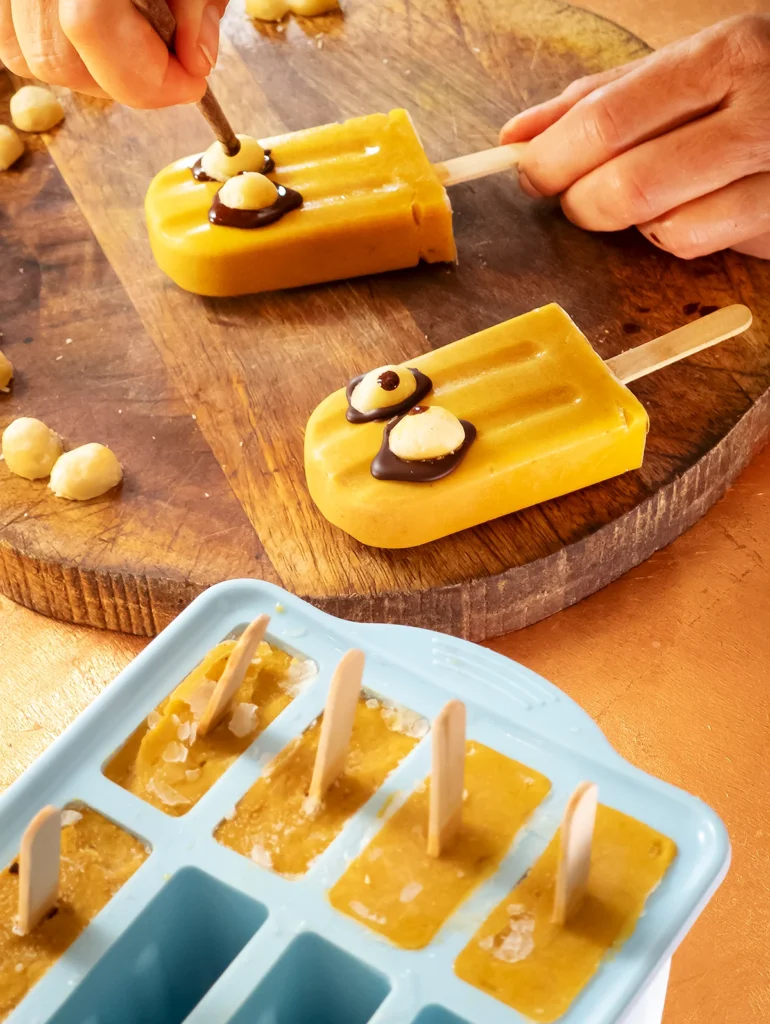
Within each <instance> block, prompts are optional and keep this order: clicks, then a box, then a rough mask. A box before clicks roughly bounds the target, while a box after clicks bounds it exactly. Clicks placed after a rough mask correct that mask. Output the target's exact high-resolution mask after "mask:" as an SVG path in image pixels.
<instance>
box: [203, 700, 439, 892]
mask: <svg viewBox="0 0 770 1024" xmlns="http://www.w3.org/2000/svg"><path fill="white" fill-rule="evenodd" d="M321 720H322V718H318V719H317V720H316V721H315V722H314V723H313V724H312V725H311V726H310V728H309V729H307V730H306V731H305V732H304V733H303V734H302V735H301V736H299V737H298V738H297V739H295V740H294V741H293V742H292V743H291V744H289V746H288V747H286V749H285V750H283V751H281V753H280V754H279V755H278V756H277V757H276V758H275V759H274V761H273V762H272V763H271V764H269V765H268V766H267V767H266V769H265V772H264V774H263V775H262V776H261V777H260V778H259V779H258V780H257V782H256V784H255V785H254V786H252V788H251V789H250V790H249V792H248V793H247V794H246V795H245V796H244V797H243V799H242V800H241V802H240V803H239V804H238V806H237V808H236V810H235V813H234V816H233V817H232V818H230V819H228V820H226V821H223V822H222V823H221V825H220V826H219V828H218V829H217V831H216V833H215V836H216V839H218V841H219V842H220V843H222V844H223V845H224V846H228V847H230V848H231V849H232V850H235V851H237V852H238V853H242V854H243V855H244V856H245V857H250V858H251V859H252V860H253V861H254V862H255V863H257V864H259V865H260V866H261V867H265V868H271V869H272V870H274V871H277V872H278V873H279V874H281V875H285V876H289V877H291V876H298V875H303V874H304V873H305V872H306V871H307V870H308V868H309V867H310V865H311V864H312V862H313V861H314V860H315V858H316V857H318V856H319V854H321V853H323V851H324V850H325V849H326V848H327V847H328V846H329V845H330V843H331V842H332V840H333V839H335V837H336V836H337V835H338V834H339V833H340V832H341V831H342V828H343V826H344V825H345V822H347V821H348V820H349V819H350V818H351V817H352V816H353V815H354V814H355V813H356V811H358V810H359V809H360V808H361V807H363V805H364V804H365V803H366V802H367V800H369V799H370V797H372V796H373V795H374V793H376V791H377V790H378V789H379V788H380V786H382V784H383V783H384V782H385V780H386V779H387V777H388V776H389V775H390V773H391V772H392V771H393V770H394V769H395V768H396V767H397V766H398V765H399V764H400V763H401V761H403V759H404V758H405V757H406V755H407V754H408V753H409V752H410V751H411V750H412V749H413V747H415V746H416V744H417V743H418V742H419V740H420V739H421V738H422V737H423V736H424V735H425V734H426V733H427V732H428V729H429V723H428V721H427V720H426V719H424V718H422V717H421V716H420V715H418V714H417V713H416V712H414V711H409V710H407V709H405V708H399V707H394V706H393V705H391V704H389V703H387V702H385V701H381V700H379V699H378V698H376V697H372V696H366V695H363V696H362V697H361V699H360V700H359V702H358V705H357V707H356V714H355V719H354V722H353V733H352V736H351V739H350V747H349V749H348V755H347V758H346V760H345V768H344V770H343V772H342V774H341V775H340V777H339V778H338V779H337V781H336V782H334V783H333V784H332V785H331V787H330V788H329V790H328V792H327V793H326V796H325V797H324V799H323V800H322V801H321V803H320V804H315V803H314V802H313V801H312V800H311V799H310V798H309V797H308V795H307V794H308V789H309V786H310V779H311V777H312V774H313V765H314V763H315V757H316V751H317V749H318V738H319V735H320V731H321Z"/></svg>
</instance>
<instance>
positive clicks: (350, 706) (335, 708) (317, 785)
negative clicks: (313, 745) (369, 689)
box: [308, 648, 364, 802]
mask: <svg viewBox="0 0 770 1024" xmlns="http://www.w3.org/2000/svg"><path fill="white" fill-rule="evenodd" d="M363 673H364V653H363V651H359V650H356V649H355V648H354V649H353V650H351V651H348V652H347V654H343V656H342V658H341V659H340V662H339V664H338V665H337V667H336V669H335V670H334V675H333V676H332V681H331V683H330V684H329V695H328V697H327V698H326V707H325V709H324V716H323V720H322V722H321V736H320V738H319V740H318V752H317V753H316V758H315V764H314V765H313V777H312V779H311V781H310V791H309V794H308V795H309V796H310V799H311V800H314V801H318V802H320V801H321V800H323V798H324V797H325V796H326V792H327V790H328V789H329V786H331V785H332V783H334V782H335V781H336V780H337V779H338V778H339V776H340V774H341V772H342V769H343V767H344V766H345V758H346V757H347V754H348V747H349V746H350V736H351V733H352V732H353V719H354V718H355V714H356V707H357V705H358V698H359V696H360V693H361V679H362V677H363Z"/></svg>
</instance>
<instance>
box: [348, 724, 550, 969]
mask: <svg viewBox="0 0 770 1024" xmlns="http://www.w3.org/2000/svg"><path fill="white" fill-rule="evenodd" d="M466 749H467V755H466V760H465V785H466V787H467V788H466V797H465V799H464V801H463V822H462V826H461V828H460V832H459V833H458V835H457V838H456V839H455V840H454V842H453V843H452V845H451V847H450V849H449V850H448V851H447V852H446V854H443V855H442V856H441V857H438V858H436V857H431V856H430V855H429V854H428V852H427V842H428V807H429V803H430V782H429V781H427V782H425V783H422V784H421V785H420V786H419V787H418V788H417V789H416V790H415V792H414V793H412V795H411V796H410V797H409V798H408V800H407V801H406V803H404V804H403V806H402V807H400V808H399V809H398V810H397V811H396V812H395V814H393V816H392V817H391V818H389V820H388V821H387V822H386V824H385V826H384V828H383V829H382V830H381V831H380V832H379V833H378V834H377V835H376V836H375V837H374V839H372V841H371V843H370V844H369V845H368V846H367V848H366V849H365V850H364V851H363V853H361V855H360V856H359V857H357V858H356V860H354V861H353V863H352V864H351V865H350V867H349V868H348V869H347V871H346V872H345V874H344V875H343V876H342V877H341V878H340V880H339V881H338V882H337V884H336V885H335V886H334V887H333V889H332V890H331V892H330V894H329V899H330V900H331V903H332V906H333V907H335V908H336V909H337V910H340V911H341V912H342V913H343V914H349V915H350V916H351V917H354V918H356V919H357V920H358V921H360V922H361V923H362V924H364V925H366V927H367V928H371V929H373V930H374V931H376V932H379V933H380V934H381V935H384V936H385V938H387V939H390V941H391V942H393V943H394V944H395V945H397V946H401V947H402V948H403V949H422V948H423V947H424V946H427V945H428V943H429V942H430V941H431V939H432V938H433V937H434V935H435V934H436V932H437V931H438V930H439V928H441V926H442V925H443V924H444V922H445V921H446V920H448V918H449V917H450V916H451V915H452V914H453V913H454V912H455V910H456V909H457V908H458V907H459V905H460V904H461V903H462V902H463V901H464V900H466V899H467V898H468V896H469V895H470V894H471V892H473V890H474V889H475V888H476V887H477V886H478V885H480V884H481V882H482V881H483V880H484V879H485V878H488V877H489V876H490V875H491V874H493V873H494V872H495V871H496V870H497V868H498V866H499V864H500V861H501V860H502V859H503V857H504V856H505V854H506V853H507V851H508V848H509V847H510V845H511V843H512V842H513V839H514V837H515V836H516V833H517V832H518V831H519V829H520V828H521V827H522V826H523V825H524V824H525V822H526V821H527V819H528V818H529V816H530V815H531V814H532V812H533V811H534V809H535V808H536V807H537V806H538V804H540V803H541V802H542V801H543V800H544V799H545V797H546V796H547V795H548V792H549V790H550V788H551V784H550V782H549V781H548V779H546V778H545V776H543V775H540V774H539V773H538V772H536V771H533V770H532V769H530V768H527V767H526V766H525V765H523V764H519V762H518V761H514V760H512V759H511V758H509V757H506V756H505V755H504V754H500V753H498V752H497V751H495V750H492V749H491V748H489V747H486V746H484V745H483V744H481V743H476V742H473V741H472V742H469V743H468V744H467V745H466Z"/></svg>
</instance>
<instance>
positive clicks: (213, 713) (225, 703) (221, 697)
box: [198, 615, 270, 736]
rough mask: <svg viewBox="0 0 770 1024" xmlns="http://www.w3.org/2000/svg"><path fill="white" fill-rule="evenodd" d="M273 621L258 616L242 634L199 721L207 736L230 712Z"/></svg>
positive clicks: (200, 729)
mask: <svg viewBox="0 0 770 1024" xmlns="http://www.w3.org/2000/svg"><path fill="white" fill-rule="evenodd" d="M269 622H270V616H269V615H258V616H257V618H256V619H254V621H253V622H251V623H249V625H248V626H247V627H246V628H245V629H244V631H243V633H241V635H240V637H239V638H238V643H237V644H236V645H235V647H234V648H233V650H232V653H231V654H230V657H229V658H228V659H227V664H226V665H225V670H224V672H223V673H222V675H221V676H220V678H219V682H218V683H217V685H216V687H215V688H214V692H213V693H212V694H211V697H210V699H209V702H208V704H207V705H206V710H205V711H204V712H203V717H202V718H201V720H200V722H199V723H198V735H199V736H205V735H206V733H208V732H211V730H212V729H215V728H216V727H217V726H218V725H219V723H220V722H221V721H222V718H223V716H224V715H226V714H227V711H228V709H229V707H230V704H231V703H232V699H233V697H234V696H235V694H236V693H237V692H238V688H239V687H240V685H241V683H242V682H243V680H244V679H245V678H246V672H247V671H248V668H249V665H250V664H251V661H252V659H253V658H254V655H255V654H256V653H257V648H258V647H259V645H260V644H261V643H262V641H263V640H264V638H265V633H266V632H267V625H268V623H269Z"/></svg>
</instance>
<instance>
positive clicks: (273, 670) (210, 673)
mask: <svg viewBox="0 0 770 1024" xmlns="http://www.w3.org/2000/svg"><path fill="white" fill-rule="evenodd" d="M235 646H236V641H235V640H225V641H224V642H222V643H220V644H217V646H216V647H215V648H213V650H211V651H209V653H208V654H207V655H206V657H205V658H204V659H203V661H202V662H201V663H200V665H198V666H197V667H196V668H194V669H193V671H192V672H191V673H190V674H189V675H188V676H187V678H186V679H184V680H183V681H182V682H181V683H180V684H179V685H178V686H177V687H176V689H175V690H174V691H173V692H172V693H171V694H170V695H169V696H168V697H166V699H165V700H164V701H162V702H161V704H159V705H158V707H157V708H156V709H155V711H153V712H152V713H151V714H150V715H149V716H148V718H147V720H146V721H145V722H143V723H142V725H141V726H140V727H139V728H138V729H137V730H136V731H135V732H134V734H133V735H132V736H131V737H130V738H129V740H128V742H127V743H126V744H125V745H124V746H123V747H122V748H121V749H120V750H119V751H118V752H117V753H116V754H115V756H114V757H113V758H112V760H111V761H110V762H109V764H108V765H107V767H106V768H105V770H104V772H105V775H106V776H107V778H108V779H111V780H112V781H113V782H116V783H117V784H118V785H119V786H122V787H123V788H124V789H127V790H129V792H131V793H134V794H135V795H136V796H139V797H141V798H142V800H146V801H147V803H150V804H152V805H153V806H154V807H157V808H159V809H160V810H161V811H165V813H166V814H170V815H173V816H175V817H179V816H180V815H182V814H186V813H187V811H189V810H190V809H191V808H192V807H194V806H195V804H196V803H197V802H198V801H199V800H200V799H201V797H202V796H204V795H205V794H206V793H207V792H208V791H209V790H210V789H211V787H212V786H213V785H214V783H215V782H216V781H217V779H219V778H220V777H221V776H222V775H223V774H224V773H225V772H226V771H227V769H228V768H229V767H230V765H231V764H232V763H233V762H234V761H235V760H236V758H238V757H239V756H240V755H241V754H242V753H243V752H244V750H246V749H247V748H248V747H249V746H250V745H251V744H252V743H253V741H254V740H255V739H256V737H257V736H258V735H259V734H260V733H261V732H263V731H264V730H265V729H266V728H267V727H268V725H270V723H271V722H272V721H273V719H275V718H276V717H277V716H278V715H279V714H280V713H281V711H283V709H284V708H285V707H287V706H288V705H289V704H290V703H291V701H292V700H293V698H294V696H296V694H297V693H298V692H299V690H300V688H301V687H302V685H303V684H304V683H305V682H306V681H307V680H308V679H310V678H312V676H313V675H314V674H315V665H314V663H313V662H309V661H305V660H303V659H301V658H294V657H292V656H291V655H290V654H287V653H286V652H285V651H281V650H278V649H277V648H273V647H271V646H270V644H268V643H266V642H264V641H263V642H262V643H261V644H260V646H259V648H258V650H257V653H256V656H255V657H254V659H253V660H252V661H251V662H250V664H249V666H248V668H247V670H246V675H245V677H244V679H243V682H242V683H241V685H240V687H239V689H238V691H237V693H236V695H235V698H234V699H233V702H232V711H231V712H229V713H228V714H227V715H226V716H225V718H224V719H223V720H222V721H221V722H220V723H219V724H218V725H216V727H215V728H213V729H212V730H211V731H210V732H209V733H207V734H206V735H205V736H203V735H200V736H199V735H198V726H199V723H200V722H201V719H202V718H203V715H204V712H205V710H206V706H207V703H208V701H209V700H210V698H211V695H212V693H213V691H214V687H215V686H216V683H217V682H218V680H219V679H220V677H221V676H222V673H223V671H224V669H225V666H226V665H227V662H228V659H229V657H230V655H231V654H232V652H233V650H234V649H235Z"/></svg>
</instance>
